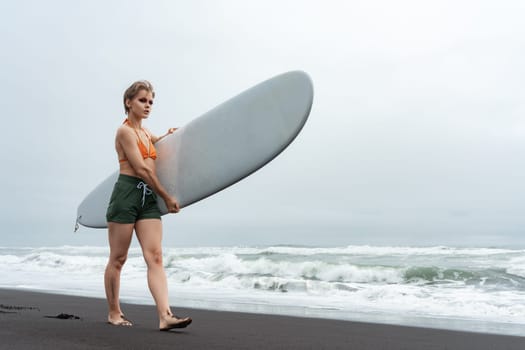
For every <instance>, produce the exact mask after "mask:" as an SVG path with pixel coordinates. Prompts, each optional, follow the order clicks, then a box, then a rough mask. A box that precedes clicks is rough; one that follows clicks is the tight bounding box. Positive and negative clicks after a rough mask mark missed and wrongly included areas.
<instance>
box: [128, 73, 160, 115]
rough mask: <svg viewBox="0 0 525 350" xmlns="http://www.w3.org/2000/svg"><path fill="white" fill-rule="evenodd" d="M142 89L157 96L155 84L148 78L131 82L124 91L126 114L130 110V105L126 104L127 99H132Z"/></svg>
mask: <svg viewBox="0 0 525 350" xmlns="http://www.w3.org/2000/svg"><path fill="white" fill-rule="evenodd" d="M140 90H146V91H148V92H151V95H153V98H155V91H153V85H151V83H150V82H149V81H147V80H139V81H136V82H134V83H133V84H131V86H130V87H129V88H127V89H126V91H125V92H124V110H125V111H126V114H128V112H129V107H128V106H127V105H126V100H132V99H133V98H134V97H135V96H137V94H138V93H139V91H140Z"/></svg>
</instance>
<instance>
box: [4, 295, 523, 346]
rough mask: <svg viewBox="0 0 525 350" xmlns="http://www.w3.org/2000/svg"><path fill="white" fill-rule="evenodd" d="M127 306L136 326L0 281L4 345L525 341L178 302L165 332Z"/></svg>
mask: <svg viewBox="0 0 525 350" xmlns="http://www.w3.org/2000/svg"><path fill="white" fill-rule="evenodd" d="M123 310H124V311H125V312H126V316H127V317H128V318H129V319H131V320H132V321H133V322H134V323H135V325H134V326H133V327H131V328H125V327H115V326H111V325H108V324H107V323H106V322H105V316H106V301H105V300H103V299H95V298H85V297H74V296H63V295H56V294H45V293H35V292H26V291H19V290H9V289H0V339H1V340H0V348H1V349H56V350H60V349H192V350H195V349H419V350H420V349H476V350H482V349H497V350H502V349H520V350H522V349H525V337H515V336H506V335H492V334H481V333H469V332H460V331H448V330H437V329H429V328H417V327H406V326H392V325H381V324H372V323H361V322H349V321H337V320H325V319H310V318H298V317H285V316H274V315H261V314H249V313H237V312H217V311H209V310H197V309H178V308H174V312H175V313H176V314H178V315H181V316H182V315H189V316H191V317H192V318H193V324H191V325H190V326H189V327H188V328H186V329H183V330H176V331H170V332H160V331H158V330H157V328H156V327H157V326H158V324H157V319H156V316H155V309H154V306H148V305H132V304H125V305H123ZM60 314H62V315H61V317H66V316H71V318H65V319H62V318H53V317H51V318H50V317H46V316H58V315H60ZM74 316H76V317H78V318H76V317H74Z"/></svg>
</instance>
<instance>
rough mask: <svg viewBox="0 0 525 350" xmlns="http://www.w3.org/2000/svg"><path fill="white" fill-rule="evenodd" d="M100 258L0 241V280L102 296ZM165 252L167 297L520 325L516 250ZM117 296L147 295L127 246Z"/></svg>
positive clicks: (521, 281)
mask: <svg viewBox="0 0 525 350" xmlns="http://www.w3.org/2000/svg"><path fill="white" fill-rule="evenodd" d="M107 255H108V249H107V247H71V246H68V247H48V248H35V249H33V248H6V247H4V248H0V270H1V271H2V274H3V276H2V277H3V278H2V280H1V281H0V286H2V287H9V288H26V289H35V290H47V291H54V292H63V293H71V294H77V295H89V296H99V297H103V295H104V290H103V274H104V268H105V264H106V261H107ZM164 255H165V257H164V262H165V267H166V273H167V276H168V282H169V287H170V290H171V291H172V297H173V298H174V299H173V301H174V302H175V303H177V304H179V305H188V306H203V307H210V306H212V307H220V305H223V307H224V308H227V309H236V310H248V311H262V312H267V311H269V310H270V309H271V308H274V307H279V310H280V311H279V312H281V313H283V312H284V313H286V312H287V311H286V310H292V309H293V308H301V310H303V311H302V312H303V313H304V314H309V312H312V313H315V312H318V315H319V311H314V310H324V311H322V312H326V314H320V315H321V316H326V317H336V318H348V315H351V314H355V313H356V312H361V313H362V312H365V313H371V314H375V315H383V316H384V317H385V318H387V317H392V315H397V316H399V315H403V317H406V316H414V317H430V318H436V317H446V318H455V319H467V320H476V321H493V322H507V323H511V324H515V325H522V326H525V251H524V250H512V249H492V248H453V247H428V248H424V247H422V248H411V247H372V246H349V247H340V248H308V247H287V246H278V247H199V248H181V249H173V248H171V249H165V252H164ZM122 297H123V299H125V300H126V298H127V300H130V301H139V302H151V297H150V295H149V292H148V288H147V284H146V265H145V263H144V260H143V258H142V254H141V251H140V249H139V248H133V249H131V250H130V253H129V257H128V261H127V263H126V265H125V267H124V270H123V275H122ZM225 305H226V306H225ZM283 310H284V311H283ZM327 310H330V311H327ZM389 315H390V316H389Z"/></svg>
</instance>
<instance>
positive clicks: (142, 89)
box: [104, 81, 191, 330]
mask: <svg viewBox="0 0 525 350" xmlns="http://www.w3.org/2000/svg"><path fill="white" fill-rule="evenodd" d="M154 97H155V92H154V91H153V87H152V86H151V84H150V83H149V82H147V81H137V82H135V83H133V84H132V85H131V86H130V87H129V88H128V89H127V90H126V92H125V93H124V109H125V111H126V114H127V115H128V118H127V119H126V120H125V121H124V124H123V125H122V126H120V127H119V128H118V130H117V135H116V138H115V148H116V151H117V154H118V158H119V162H120V175H119V178H118V181H117V183H116V184H115V187H114V189H113V193H112V195H111V199H110V203H109V206H108V210H107V213H106V219H107V222H108V237H109V247H110V256H109V261H108V265H107V267H106V272H105V274H104V284H105V288H106V298H107V301H108V306H109V314H108V322H109V323H110V324H113V325H117V326H132V323H131V321H129V320H128V319H126V317H125V316H124V314H123V312H122V310H121V309H120V302H119V289H120V271H121V270H122V266H123V265H124V263H125V261H126V258H127V254H128V249H129V246H130V243H131V238H132V236H133V230H135V233H136V235H137V238H138V241H139V243H140V246H141V248H142V253H143V255H144V259H145V261H146V264H147V267H148V286H149V289H150V292H151V294H152V296H153V299H154V300H155V304H156V305H157V312H158V314H159V329H160V330H170V329H173V328H183V327H186V326H188V325H189V324H190V323H191V318H189V317H186V318H179V317H176V316H174V315H173V314H172V312H171V310H170V306H169V302H168V284H167V280H166V274H165V272H164V266H163V264H162V247H161V241H162V222H161V220H160V211H159V208H158V205H157V196H160V197H161V198H162V199H163V200H164V202H165V203H166V207H167V208H168V211H169V212H170V213H178V212H179V204H178V203H177V200H176V198H175V197H173V196H171V195H169V194H168V193H167V192H166V190H165V189H164V187H162V185H161V184H160V182H159V179H158V178H157V175H156V172H155V159H156V158H157V154H156V151H155V146H154V144H155V143H156V142H158V141H159V140H161V139H162V138H164V137H166V136H167V135H169V134H171V133H173V131H175V129H173V128H171V129H169V130H168V132H167V133H166V134H165V135H163V136H160V137H157V136H154V135H152V134H151V133H150V132H149V131H147V130H146V129H144V128H143V127H142V120H143V119H146V118H148V117H149V115H150V113H151V108H152V105H153V98H154Z"/></svg>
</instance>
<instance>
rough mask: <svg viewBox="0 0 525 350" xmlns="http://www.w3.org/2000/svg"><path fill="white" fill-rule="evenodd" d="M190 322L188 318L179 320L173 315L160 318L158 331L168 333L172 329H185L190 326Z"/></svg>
mask: <svg viewBox="0 0 525 350" xmlns="http://www.w3.org/2000/svg"><path fill="white" fill-rule="evenodd" d="M191 321H192V320H191V318H189V317H184V318H180V317H177V316H175V315H166V316H165V317H163V318H161V320H160V322H159V329H160V330H161V331H169V330H170V329H174V328H185V327H187V326H189V325H190V323H191Z"/></svg>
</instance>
